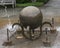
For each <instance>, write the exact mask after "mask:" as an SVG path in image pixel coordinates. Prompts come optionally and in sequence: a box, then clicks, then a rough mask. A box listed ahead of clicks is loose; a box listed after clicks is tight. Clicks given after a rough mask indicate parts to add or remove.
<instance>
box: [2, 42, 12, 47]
mask: <svg viewBox="0 0 60 48" xmlns="http://www.w3.org/2000/svg"><path fill="white" fill-rule="evenodd" d="M3 46H12V41H7V42H4V43H3Z"/></svg>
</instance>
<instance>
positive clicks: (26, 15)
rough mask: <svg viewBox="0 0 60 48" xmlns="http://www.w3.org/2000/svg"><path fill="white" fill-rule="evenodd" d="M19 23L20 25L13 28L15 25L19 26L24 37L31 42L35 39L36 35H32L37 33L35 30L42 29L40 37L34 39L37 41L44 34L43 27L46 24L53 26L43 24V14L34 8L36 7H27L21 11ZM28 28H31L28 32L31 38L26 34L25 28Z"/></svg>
mask: <svg viewBox="0 0 60 48" xmlns="http://www.w3.org/2000/svg"><path fill="white" fill-rule="evenodd" d="M19 21H20V23H14V24H13V25H12V27H13V26H14V25H19V26H20V27H21V28H22V35H23V36H24V37H25V38H28V39H31V40H33V38H34V35H32V33H33V34H34V32H35V31H34V29H36V28H37V27H40V31H39V32H40V33H39V36H38V37H36V38H34V39H37V38H39V37H40V35H41V34H42V26H43V25H44V24H49V25H50V26H52V25H51V23H50V22H44V23H43V22H42V21H43V15H42V12H41V11H40V10H39V9H38V8H37V7H34V6H28V7H25V8H24V9H23V10H21V12H20V16H19ZM27 26H29V32H28V33H29V37H27V36H26V34H25V32H24V28H27ZM31 32H32V33H31Z"/></svg>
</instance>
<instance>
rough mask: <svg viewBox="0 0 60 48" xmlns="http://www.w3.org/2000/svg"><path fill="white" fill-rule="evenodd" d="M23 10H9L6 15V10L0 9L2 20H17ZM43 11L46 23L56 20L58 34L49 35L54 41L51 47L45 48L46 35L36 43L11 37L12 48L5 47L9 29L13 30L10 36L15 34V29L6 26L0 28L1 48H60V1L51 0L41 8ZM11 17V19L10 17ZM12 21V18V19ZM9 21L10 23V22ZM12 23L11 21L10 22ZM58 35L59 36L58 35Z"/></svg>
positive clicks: (10, 47)
mask: <svg viewBox="0 0 60 48" xmlns="http://www.w3.org/2000/svg"><path fill="white" fill-rule="evenodd" d="M21 9H22V8H15V9H13V8H8V9H7V10H8V12H7V14H8V15H7V14H6V12H5V9H4V8H0V18H6V17H7V19H9V18H10V17H12V16H13V17H12V18H14V17H15V18H16V16H17V17H18V16H19V13H20V10H21ZM41 11H42V13H43V19H44V21H50V22H51V19H52V17H53V18H54V19H55V27H56V29H57V33H55V34H51V33H49V37H50V40H52V43H51V46H49V47H45V46H44V45H43V42H42V40H44V35H45V34H44V33H43V34H42V36H41V37H40V38H39V39H38V40H35V41H30V40H27V39H25V38H22V39H15V37H14V36H13V37H11V40H12V42H13V45H12V46H3V45H2V44H3V43H4V42H5V41H6V32H7V28H9V29H10V30H12V31H11V32H10V33H9V34H10V36H11V35H12V34H13V33H15V30H14V29H11V25H10V26H8V25H6V26H4V27H3V28H0V48H60V21H59V20H60V0H50V1H49V2H48V3H47V4H46V5H45V6H43V7H42V8H41ZM8 16H9V17H8ZM10 20H11V18H10ZM10 20H9V21H10ZM10 22H11V21H10ZM56 34H57V35H56Z"/></svg>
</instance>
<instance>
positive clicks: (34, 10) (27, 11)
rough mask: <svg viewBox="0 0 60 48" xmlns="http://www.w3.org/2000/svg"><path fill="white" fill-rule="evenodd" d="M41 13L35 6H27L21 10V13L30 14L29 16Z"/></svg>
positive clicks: (23, 14)
mask: <svg viewBox="0 0 60 48" xmlns="http://www.w3.org/2000/svg"><path fill="white" fill-rule="evenodd" d="M39 13H40V10H39V9H38V8H37V7H34V6H28V7H25V8H24V9H23V10H22V11H21V12H20V15H22V16H28V17H35V16H36V15H38V14H39Z"/></svg>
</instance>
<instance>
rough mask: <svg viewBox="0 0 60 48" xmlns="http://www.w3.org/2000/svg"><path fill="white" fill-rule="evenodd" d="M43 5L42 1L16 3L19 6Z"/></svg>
mask: <svg viewBox="0 0 60 48" xmlns="http://www.w3.org/2000/svg"><path fill="white" fill-rule="evenodd" d="M42 5H43V3H42V2H34V3H24V4H16V6H17V7H25V6H42Z"/></svg>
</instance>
